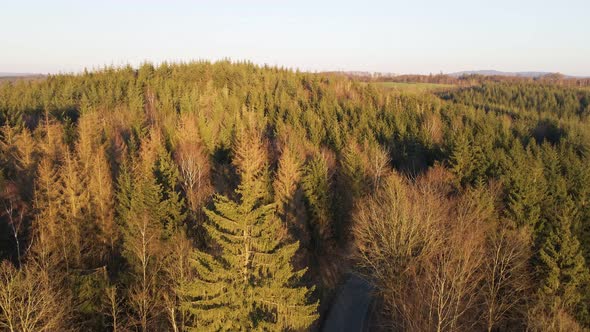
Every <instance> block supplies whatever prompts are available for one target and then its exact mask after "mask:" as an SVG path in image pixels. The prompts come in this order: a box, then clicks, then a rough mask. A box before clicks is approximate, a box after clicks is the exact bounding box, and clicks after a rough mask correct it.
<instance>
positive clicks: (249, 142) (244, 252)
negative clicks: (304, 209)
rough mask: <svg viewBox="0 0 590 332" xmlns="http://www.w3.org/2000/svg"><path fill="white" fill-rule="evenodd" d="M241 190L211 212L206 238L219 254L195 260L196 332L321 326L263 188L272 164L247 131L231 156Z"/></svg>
mask: <svg viewBox="0 0 590 332" xmlns="http://www.w3.org/2000/svg"><path fill="white" fill-rule="evenodd" d="M234 163H235V165H236V166H237V168H238V171H239V174H240V178H241V183H240V185H239V186H238V188H237V189H236V196H237V199H236V200H232V199H230V198H228V197H225V196H221V195H218V196H216V197H215V201H214V205H215V208H214V209H213V210H209V209H206V211H205V212H206V214H207V216H208V218H209V222H208V223H206V224H205V227H206V230H207V233H208V234H209V236H211V238H212V239H213V240H215V243H216V244H217V245H218V246H219V254H213V255H211V254H208V253H205V252H202V251H196V252H195V253H194V258H193V263H194V266H195V268H196V273H197V277H196V279H195V280H194V282H193V283H191V285H190V286H189V287H187V289H185V292H186V294H188V295H190V296H191V298H192V300H191V301H188V302H186V303H185V305H186V307H187V309H188V310H189V312H191V314H192V315H193V316H194V323H193V325H192V328H193V329H194V330H199V331H202V330H212V331H217V330H223V331H245V330H301V329H305V328H308V327H309V326H310V325H311V324H312V323H313V322H314V321H315V320H316V319H317V313H316V309H317V305H318V304H317V303H311V302H310V301H309V296H310V291H311V290H310V289H308V288H306V287H303V286H300V285H299V283H300V279H301V277H302V276H303V274H304V273H305V269H304V270H299V271H295V270H294V269H293V266H292V264H291V259H292V257H293V255H294V254H295V252H296V251H297V249H298V246H299V244H298V243H297V242H295V243H290V244H287V243H282V242H281V241H280V239H279V237H278V236H277V232H278V231H279V228H280V227H281V222H280V219H279V218H278V217H277V215H276V205H275V204H274V203H269V201H268V199H267V197H268V196H269V194H268V192H267V191H268V186H267V184H266V183H265V182H266V181H265V179H266V172H267V157H266V151H265V146H264V145H263V143H262V137H261V134H260V133H259V132H258V131H257V130H252V129H242V131H241V132H240V136H239V138H238V142H237V146H236V148H235V150H234Z"/></svg>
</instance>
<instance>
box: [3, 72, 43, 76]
mask: <svg viewBox="0 0 590 332" xmlns="http://www.w3.org/2000/svg"><path fill="white" fill-rule="evenodd" d="M30 76H43V75H41V74H35V73H3V72H0V77H30Z"/></svg>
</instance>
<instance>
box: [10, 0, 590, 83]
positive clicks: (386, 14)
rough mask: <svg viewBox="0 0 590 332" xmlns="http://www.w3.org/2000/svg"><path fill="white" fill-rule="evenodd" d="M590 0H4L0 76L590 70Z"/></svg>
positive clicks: (578, 72)
mask: <svg viewBox="0 0 590 332" xmlns="http://www.w3.org/2000/svg"><path fill="white" fill-rule="evenodd" d="M589 17H590V0H560V1H555V0H551V1H546V0H535V1H531V0H508V1H507V0H490V1H483V0H470V1H467V0H445V1H435V0H412V1H411V0H406V1H398V0H389V1H385V0H383V1H371V0H359V1H345V0H340V1H322V0H314V1H308V0H297V1H281V0H274V1H271V0H253V1H245V0H243V1H238V0H233V1H232V0H217V1H197V0H194V1H181V0H168V1H156V0H118V1H116V0H100V1H81V0H78V1H65V0H54V1H42V0H37V1H32V0H0V72H12V73H23V72H26V73H43V74H45V73H60V72H61V73H63V72H78V71H81V70H83V69H84V68H87V69H89V70H92V69H96V68H100V67H103V66H105V65H114V66H122V65H126V64H131V65H133V66H137V65H139V64H141V63H142V62H145V61H149V62H154V63H159V62H162V61H171V62H173V61H190V60H211V61H215V60H220V59H227V58H229V59H231V60H234V61H241V60H249V61H252V62H254V63H257V64H269V65H277V66H283V67H289V68H294V69H300V70H306V71H328V70H345V71H369V72H390V73H398V74H402V73H418V74H428V73H439V72H444V73H450V72H456V71H463V70H501V71H548V72H561V73H564V74H568V75H579V76H590V21H589Z"/></svg>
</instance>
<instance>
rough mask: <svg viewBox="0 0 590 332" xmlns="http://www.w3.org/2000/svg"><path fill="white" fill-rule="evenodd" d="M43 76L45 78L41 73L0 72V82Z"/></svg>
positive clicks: (34, 78) (33, 78)
mask: <svg viewBox="0 0 590 332" xmlns="http://www.w3.org/2000/svg"><path fill="white" fill-rule="evenodd" d="M43 78H45V75H42V74H31V73H3V72H0V84H1V83H6V82H14V81H18V80H36V79H43Z"/></svg>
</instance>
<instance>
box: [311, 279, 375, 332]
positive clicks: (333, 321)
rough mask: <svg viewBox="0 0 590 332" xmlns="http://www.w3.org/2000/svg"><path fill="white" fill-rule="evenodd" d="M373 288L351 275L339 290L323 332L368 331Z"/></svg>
mask: <svg viewBox="0 0 590 332" xmlns="http://www.w3.org/2000/svg"><path fill="white" fill-rule="evenodd" d="M372 292H373V286H372V285H371V284H370V283H369V282H367V281H366V280H364V279H363V278H361V277H359V276H357V275H355V274H351V275H350V277H349V278H348V280H347V281H346V283H344V285H343V286H342V287H341V288H340V291H339V292H338V295H337V296H336V299H335V300H334V303H333V304H332V307H331V308H330V310H329V312H328V316H327V317H326V320H325V321H324V324H323V325H324V326H323V329H322V331H323V332H348V331H350V332H365V331H368V330H369V320H370V317H371V303H372V302H373V296H372Z"/></svg>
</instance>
